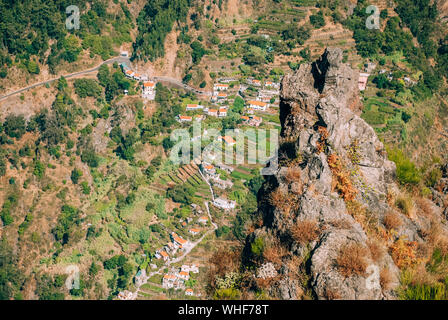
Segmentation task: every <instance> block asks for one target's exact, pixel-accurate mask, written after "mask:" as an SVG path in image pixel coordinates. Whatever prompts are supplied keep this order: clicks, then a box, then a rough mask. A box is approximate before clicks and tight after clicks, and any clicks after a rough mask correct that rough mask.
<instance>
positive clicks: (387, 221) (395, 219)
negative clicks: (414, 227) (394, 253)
mask: <svg viewBox="0 0 448 320" xmlns="http://www.w3.org/2000/svg"><path fill="white" fill-rule="evenodd" d="M383 224H384V226H385V227H386V229H387V230H392V229H394V230H397V229H398V228H399V227H400V226H401V225H402V224H403V221H401V219H400V216H399V215H398V213H396V212H394V211H391V212H389V213H387V214H386V216H385V217H384V219H383Z"/></svg>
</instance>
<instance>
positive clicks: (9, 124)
mask: <svg viewBox="0 0 448 320" xmlns="http://www.w3.org/2000/svg"><path fill="white" fill-rule="evenodd" d="M3 128H4V131H5V133H6V134H7V135H8V136H10V137H11V138H17V139H20V138H21V137H22V136H23V135H24V134H25V132H26V122H25V118H24V117H23V115H18V116H17V115H13V114H10V115H8V116H7V117H6V119H5V122H4V123H3Z"/></svg>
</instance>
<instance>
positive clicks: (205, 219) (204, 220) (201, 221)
mask: <svg viewBox="0 0 448 320" xmlns="http://www.w3.org/2000/svg"><path fill="white" fill-rule="evenodd" d="M207 221H208V217H206V216H202V217H200V218H199V219H198V222H199V223H201V224H206V223H207Z"/></svg>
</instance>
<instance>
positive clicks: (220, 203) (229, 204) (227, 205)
mask: <svg viewBox="0 0 448 320" xmlns="http://www.w3.org/2000/svg"><path fill="white" fill-rule="evenodd" d="M213 205H214V206H215V207H218V208H221V209H224V210H230V209H235V206H236V202H235V201H233V200H226V199H223V198H217V199H215V200H213Z"/></svg>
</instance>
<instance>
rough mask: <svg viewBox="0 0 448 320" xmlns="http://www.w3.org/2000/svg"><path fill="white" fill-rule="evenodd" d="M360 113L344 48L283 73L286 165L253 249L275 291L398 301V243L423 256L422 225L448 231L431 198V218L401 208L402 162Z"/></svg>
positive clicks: (270, 193)
mask: <svg viewBox="0 0 448 320" xmlns="http://www.w3.org/2000/svg"><path fill="white" fill-rule="evenodd" d="M359 113H360V102H359V91H358V72H357V71H355V70H352V69H351V68H350V67H349V65H348V64H345V63H343V62H342V51H341V50H340V49H337V48H328V49H327V50H326V51H325V52H324V54H323V55H322V56H321V57H320V58H319V59H318V60H317V61H315V62H313V63H310V64H302V65H301V66H300V68H299V69H298V70H297V71H296V72H295V73H293V74H290V75H288V76H285V77H284V79H283V82H282V88H281V103H280V120H281V124H282V132H281V141H280V149H279V156H278V162H279V167H278V170H277V172H276V173H275V174H274V175H271V176H267V177H266V182H265V183H264V185H263V187H262V189H261V190H260V192H259V195H258V199H259V213H260V214H261V216H262V218H263V223H262V226H261V227H259V228H258V229H256V230H255V231H254V232H253V233H252V234H251V235H250V236H249V237H248V239H247V245H246V254H245V256H246V257H248V258H247V260H248V262H246V263H249V264H252V266H254V267H255V268H256V269H257V273H256V278H257V279H256V282H257V286H259V287H261V288H266V289H267V290H268V291H269V294H270V295H271V296H274V297H277V298H280V299H299V298H303V297H311V298H317V299H394V298H396V292H395V290H396V289H397V287H398V286H399V276H400V269H399V267H402V266H403V265H405V262H403V261H402V260H403V259H404V257H403V256H402V255H400V254H401V251H400V250H401V249H397V248H398V247H400V248H401V247H405V248H406V249H409V250H408V251H406V252H408V253H409V256H408V257H406V259H407V258H409V259H411V260H412V259H414V258H415V259H417V255H418V254H417V253H416V252H417V249H416V248H417V247H418V246H419V243H423V242H424V241H425V240H424V239H423V238H422V237H423V236H421V235H422V234H424V230H429V229H430V228H431V226H432V224H431V223H434V221H437V224H438V225H442V229H443V231H444V230H445V227H444V226H443V224H442V223H441V219H442V218H441V213H440V212H439V211H437V210H438V209H437V208H436V207H435V206H433V204H432V203H431V204H427V207H428V208H429V209H428V210H426V211H427V212H430V213H428V214H427V215H417V214H414V212H415V210H414V211H412V210H410V211H409V212H407V214H403V212H402V211H400V210H399V209H398V208H397V207H396V205H395V203H396V200H395V199H396V198H397V197H399V194H400V190H399V189H398V187H397V186H396V185H395V183H394V175H395V164H394V163H393V162H391V161H389V160H388V159H387V155H386V151H385V148H384V146H383V144H382V143H381V141H379V139H378V137H377V136H376V134H375V132H374V130H373V129H372V128H371V127H370V126H369V125H368V124H367V123H366V122H365V121H364V120H363V119H361V118H360V116H359ZM414 249H415V252H414V251H412V250H414ZM397 250H398V251H400V254H399V255H398V257H397V254H396V252H397ZM403 252H404V251H403ZM392 253H394V254H395V256H393V254H392ZM414 253H415V254H416V256H415V257H414V256H413V254H414ZM406 259H405V260H406ZM409 259H408V260H409ZM408 260H406V261H407V262H406V263H408V262H409V261H408ZM409 263H412V262H409Z"/></svg>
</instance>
